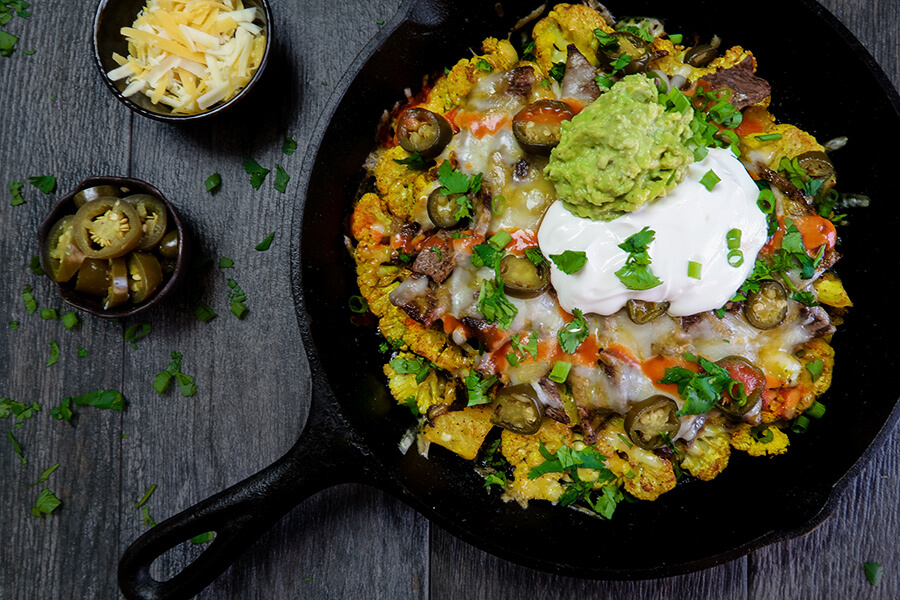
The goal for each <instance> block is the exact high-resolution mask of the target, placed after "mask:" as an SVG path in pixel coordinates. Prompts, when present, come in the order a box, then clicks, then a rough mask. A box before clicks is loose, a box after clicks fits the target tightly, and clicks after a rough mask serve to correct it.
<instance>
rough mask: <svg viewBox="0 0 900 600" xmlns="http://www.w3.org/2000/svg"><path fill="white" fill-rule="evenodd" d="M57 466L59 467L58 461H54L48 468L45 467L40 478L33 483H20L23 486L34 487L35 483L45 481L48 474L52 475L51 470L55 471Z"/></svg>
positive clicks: (38, 483)
mask: <svg viewBox="0 0 900 600" xmlns="http://www.w3.org/2000/svg"><path fill="white" fill-rule="evenodd" d="M58 468H59V463H56V464H54V465H53V466H51V467H50V468H49V469H45V470H44V471H43V472H42V473H41V477H40V479H38V480H37V481H35V482H34V483H23V484H22V485H24V486H25V487H34V486H36V485H40V484H42V483H44V482H45V481H47V480H48V479H49V478H50V475H52V474H53V472H54V471H56V470H57V469H58Z"/></svg>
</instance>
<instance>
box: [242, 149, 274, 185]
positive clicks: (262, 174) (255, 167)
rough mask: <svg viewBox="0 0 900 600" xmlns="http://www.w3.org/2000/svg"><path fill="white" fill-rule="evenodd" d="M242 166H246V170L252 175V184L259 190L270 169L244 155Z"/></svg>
mask: <svg viewBox="0 0 900 600" xmlns="http://www.w3.org/2000/svg"><path fill="white" fill-rule="evenodd" d="M242 166H243V167H244V171H246V172H247V173H248V174H249V175H250V185H252V186H253V189H255V190H258V189H259V188H260V186H261V185H262V184H263V181H265V180H266V175H268V174H269V169H266V168H265V167H262V166H260V164H259V163H258V162H256V161H255V160H254V159H253V158H251V157H249V156H245V157H244V162H243V163H242Z"/></svg>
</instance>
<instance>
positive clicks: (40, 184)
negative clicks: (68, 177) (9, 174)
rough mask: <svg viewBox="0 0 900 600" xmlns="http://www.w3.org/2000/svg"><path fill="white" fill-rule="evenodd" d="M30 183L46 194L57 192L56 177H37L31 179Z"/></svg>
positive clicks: (29, 179)
mask: <svg viewBox="0 0 900 600" xmlns="http://www.w3.org/2000/svg"><path fill="white" fill-rule="evenodd" d="M28 183H30V184H31V185H33V186H34V187H36V188H37V189H39V190H41V191H42V192H44V193H45V194H52V193H53V192H54V191H56V177H54V176H53V175H37V176H35V177H29V178H28Z"/></svg>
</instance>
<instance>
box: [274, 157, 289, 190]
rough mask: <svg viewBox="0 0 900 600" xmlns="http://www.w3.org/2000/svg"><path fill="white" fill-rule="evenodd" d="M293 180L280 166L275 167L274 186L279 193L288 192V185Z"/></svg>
mask: <svg viewBox="0 0 900 600" xmlns="http://www.w3.org/2000/svg"><path fill="white" fill-rule="evenodd" d="M290 180H291V176H290V175H288V172H287V171H285V170H284V167H282V166H281V165H279V164H276V165H275V185H274V186H273V187H274V188H275V189H276V190H277V191H279V192H281V193H282V194H283V193H284V192H285V191H286V190H287V184H288V182H289V181H290Z"/></svg>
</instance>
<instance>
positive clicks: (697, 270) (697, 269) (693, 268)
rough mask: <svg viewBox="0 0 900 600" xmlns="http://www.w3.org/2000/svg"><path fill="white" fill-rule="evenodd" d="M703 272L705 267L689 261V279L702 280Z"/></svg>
mask: <svg viewBox="0 0 900 600" xmlns="http://www.w3.org/2000/svg"><path fill="white" fill-rule="evenodd" d="M702 271H703V265H702V264H701V263H698V262H696V261H693V260H689V261H688V271H687V274H688V277H690V278H692V279H700V274H701V272H702Z"/></svg>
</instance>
